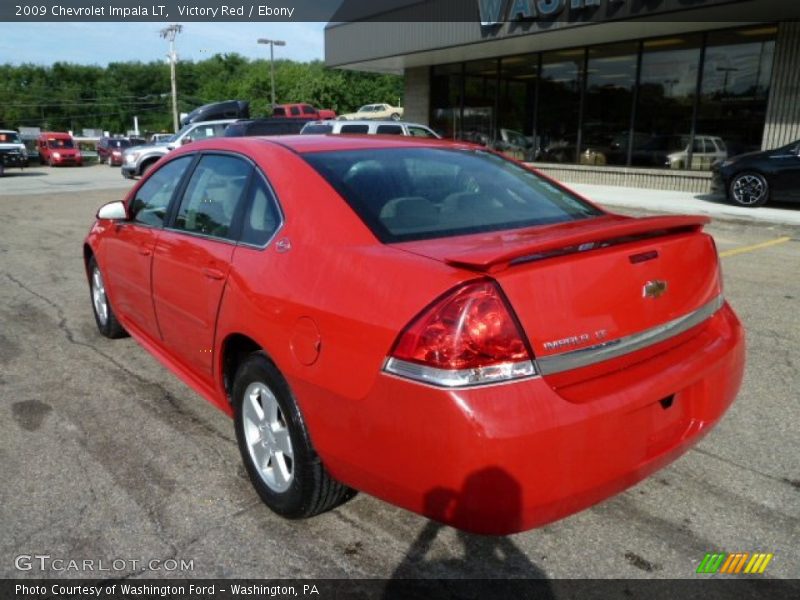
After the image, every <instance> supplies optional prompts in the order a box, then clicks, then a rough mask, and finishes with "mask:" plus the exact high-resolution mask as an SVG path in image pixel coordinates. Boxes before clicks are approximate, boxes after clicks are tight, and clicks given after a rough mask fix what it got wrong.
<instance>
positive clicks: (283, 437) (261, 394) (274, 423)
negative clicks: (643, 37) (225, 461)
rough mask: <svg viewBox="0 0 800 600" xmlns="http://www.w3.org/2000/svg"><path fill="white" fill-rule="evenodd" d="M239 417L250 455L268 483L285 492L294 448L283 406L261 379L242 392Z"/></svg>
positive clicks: (275, 489) (272, 487)
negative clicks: (240, 416)
mask: <svg viewBox="0 0 800 600" xmlns="http://www.w3.org/2000/svg"><path fill="white" fill-rule="evenodd" d="M242 417H243V425H244V435H245V441H246V442H247V449H248V451H249V455H250V459H251V460H252V461H253V465H255V467H256V470H257V471H258V474H259V475H260V476H261V479H262V480H263V481H264V483H266V484H267V486H268V487H269V488H270V489H271V490H273V491H275V492H285V491H286V490H287V489H289V486H291V484H292V480H293V479H294V451H293V449H292V439H291V437H290V435H289V428H288V425H287V422H286V418H285V416H284V414H283V410H282V409H281V407H280V405H279V404H278V400H277V399H276V398H275V394H274V393H273V392H272V391H271V390H270V389H269V388H268V387H267V386H266V385H265V384H264V383H261V382H260V381H256V382H254V383H251V384H250V385H249V386H248V387H247V389H246V390H245V393H244V402H243V403H242Z"/></svg>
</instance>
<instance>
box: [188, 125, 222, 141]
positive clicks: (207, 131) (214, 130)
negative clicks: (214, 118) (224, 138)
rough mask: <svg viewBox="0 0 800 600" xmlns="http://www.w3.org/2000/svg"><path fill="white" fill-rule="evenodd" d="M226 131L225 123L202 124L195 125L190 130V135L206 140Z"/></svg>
mask: <svg viewBox="0 0 800 600" xmlns="http://www.w3.org/2000/svg"><path fill="white" fill-rule="evenodd" d="M224 131H225V125H220V124H216V125H200V126H199V127H195V128H194V129H192V130H191V131H190V132H189V136H190V137H191V138H192V139H193V140H204V139H207V138H213V137H217V136H220V135H222V133H223V132H224Z"/></svg>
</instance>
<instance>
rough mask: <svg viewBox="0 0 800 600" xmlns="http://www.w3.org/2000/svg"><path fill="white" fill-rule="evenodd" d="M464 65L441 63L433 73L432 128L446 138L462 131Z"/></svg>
mask: <svg viewBox="0 0 800 600" xmlns="http://www.w3.org/2000/svg"><path fill="white" fill-rule="evenodd" d="M461 73H462V65H461V64H460V63H459V64H454V65H441V66H438V67H434V69H433V72H432V73H431V116H430V126H431V129H433V130H434V131H436V132H437V133H438V134H439V135H441V136H442V137H444V138H456V137H458V136H459V134H460V133H461V94H462V88H463V85H462V76H461Z"/></svg>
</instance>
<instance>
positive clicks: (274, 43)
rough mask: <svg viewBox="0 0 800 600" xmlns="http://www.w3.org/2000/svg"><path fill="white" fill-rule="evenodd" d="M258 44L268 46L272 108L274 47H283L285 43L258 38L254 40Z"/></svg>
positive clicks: (273, 99) (273, 102)
mask: <svg viewBox="0 0 800 600" xmlns="http://www.w3.org/2000/svg"><path fill="white" fill-rule="evenodd" d="M256 41H257V42H258V43H259V44H269V73H270V79H271V80H272V106H275V55H274V48H275V46H285V45H286V42H284V41H283V40H268V39H266V38H258V40H256Z"/></svg>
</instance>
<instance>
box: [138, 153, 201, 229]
mask: <svg viewBox="0 0 800 600" xmlns="http://www.w3.org/2000/svg"><path fill="white" fill-rule="evenodd" d="M192 159H193V157H191V156H182V157H181V158H178V159H176V160H173V161H170V162H168V163H167V164H166V165H164V166H163V167H161V168H160V169H158V171H156V172H155V173H153V174H152V175H151V176H150V178H149V179H148V180H147V181H145V182H144V184H143V185H142V187H140V188H139V190H138V191H137V192H136V197H135V198H134V199H133V202H132V203H131V213H132V214H133V220H134V221H136V222H137V223H142V224H143V225H151V226H153V227H161V225H163V224H164V216H165V215H166V213H167V206H169V201H170V199H171V198H172V193H173V192H174V191H175V188H176V187H177V186H178V183H180V180H181V177H182V176H183V173H184V171H186V168H187V167H188V166H189V164H190V163H191V162H192Z"/></svg>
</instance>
